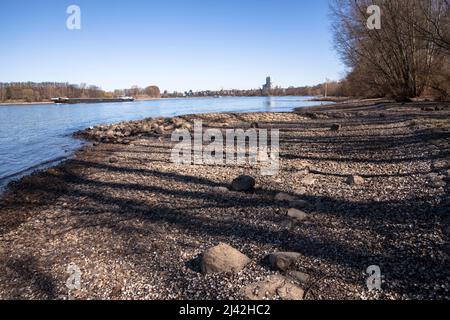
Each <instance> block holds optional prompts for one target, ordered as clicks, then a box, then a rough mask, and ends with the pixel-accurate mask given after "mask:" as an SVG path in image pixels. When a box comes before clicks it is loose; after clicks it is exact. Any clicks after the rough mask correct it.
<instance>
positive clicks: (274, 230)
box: [0, 102, 450, 299]
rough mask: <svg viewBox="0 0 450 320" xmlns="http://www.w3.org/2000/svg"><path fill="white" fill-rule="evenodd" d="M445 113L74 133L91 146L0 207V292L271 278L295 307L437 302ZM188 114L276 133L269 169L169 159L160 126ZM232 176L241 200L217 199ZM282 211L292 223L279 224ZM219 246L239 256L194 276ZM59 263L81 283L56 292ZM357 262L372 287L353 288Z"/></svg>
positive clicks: (306, 112)
mask: <svg viewBox="0 0 450 320" xmlns="http://www.w3.org/2000/svg"><path fill="white" fill-rule="evenodd" d="M449 116H450V106H449V104H435V103H421V104H419V103H412V104H392V103H383V102H379V103H377V104H373V103H372V104H368V105H358V104H352V105H350V104H346V105H345V106H341V105H338V106H321V107H315V108H306V109H299V110H298V111H297V112H292V113H249V114H234V113H228V114H224V113H222V114H203V115H195V116H182V117H177V119H176V120H174V119H157V120H144V121H135V122H132V123H130V122H126V123H123V124H120V125H111V126H104V127H101V128H100V127H97V128H95V129H91V130H88V131H85V132H82V133H80V134H82V135H84V136H89V137H90V138H91V139H93V140H95V143H94V144H93V145H92V146H88V147H85V148H84V149H83V150H81V151H79V152H78V153H77V154H76V155H75V157H74V159H72V160H69V161H66V162H64V163H63V164H61V165H59V166H57V167H55V168H51V169H49V170H46V171H44V172H41V173H37V174H34V175H32V176H29V177H25V178H23V179H22V180H20V181H19V182H16V183H13V184H11V185H10V187H9V190H8V191H7V193H6V194H5V195H4V196H3V198H2V200H1V202H0V298H2V299H11V298H24V299H67V298H76V299H87V298H100V299H226V298H235V299H242V298H245V297H247V298H248V297H249V296H250V297H252V296H254V295H255V291H253V290H250V289H252V288H254V284H255V283H259V282H261V281H263V280H265V279H268V278H269V279H274V276H276V277H280V276H283V277H284V278H283V279H284V280H283V281H287V282H288V283H290V284H291V285H292V286H294V287H292V288H295V289H296V290H293V292H300V291H299V290H298V289H299V288H300V289H302V291H303V294H298V295H296V297H297V298H298V297H299V296H303V298H304V299H367V298H369V299H372V298H381V299H444V298H447V299H448V298H449V292H448V290H449V281H448V270H447V266H448V258H449V257H448V255H449V246H448V241H449V238H448V236H449V235H448V233H449V220H448V205H449V200H448V184H447V183H448V173H449V172H448V169H449V167H448V162H447V160H448V157H449V154H450V153H449V139H450V134H449V127H450V125H449V120H448V119H449ZM194 119H201V120H203V123H204V125H209V126H211V127H217V128H222V129H226V128H245V129H248V128H249V127H250V126H252V124H255V123H256V124H257V125H256V126H257V127H259V128H277V129H280V130H281V137H280V148H281V153H280V161H281V167H280V173H279V175H277V176H275V177H267V176H261V175H260V171H259V169H258V168H254V167H251V166H249V165H244V166H240V167H232V166H223V167H222V166H221V167H219V166H207V165H204V166H203V165H196V166H185V165H179V164H174V163H172V162H170V153H171V149H172V146H173V143H172V142H171V141H170V132H171V130H173V129H175V127H183V128H187V129H189V128H190V126H191V125H192V122H193V120H194ZM155 121H156V123H155ZM158 121H159V122H158ZM158 128H159V129H158ZM127 129H130V130H129V131H130V134H128V130H127ZM241 174H247V175H250V176H252V177H254V178H255V179H256V184H257V185H256V188H255V190H254V191H251V192H247V193H245V192H244V193H242V192H235V191H230V190H229V189H228V187H229V185H230V183H231V181H232V180H233V178H235V177H237V176H239V175H241ZM293 207H296V208H297V209H298V210H301V211H302V212H303V213H304V214H305V215H304V216H303V218H302V219H294V218H290V217H288V216H287V213H288V211H289V209H293ZM220 242H223V243H227V244H229V245H231V246H232V247H234V248H236V249H237V250H239V251H241V252H242V253H243V254H245V255H247V256H248V257H249V259H250V262H249V263H248V265H246V267H245V268H244V269H243V270H242V271H241V272H238V273H235V272H230V273H226V274H207V275H204V274H202V273H201V272H200V271H201V268H200V265H201V255H202V253H204V252H205V250H207V249H208V248H211V247H213V246H215V245H217V244H219V243H220ZM280 251H289V252H295V253H296V255H295V259H294V260H295V261H292V264H291V265H289V266H288V267H287V268H285V269H286V270H285V271H280V270H274V269H273V268H272V267H273V266H272V267H271V264H270V263H268V262H267V261H266V259H265V258H266V256H267V255H268V254H271V253H274V252H280ZM70 263H72V264H75V265H76V266H78V267H79V268H80V271H81V288H80V289H79V290H73V291H71V292H70V295H69V292H68V289H67V288H66V286H65V284H66V281H67V278H68V276H69V274H68V273H67V267H68V265H69V264H70ZM371 265H378V266H380V269H381V273H382V275H383V276H384V278H383V279H384V283H383V284H382V289H383V290H382V291H381V292H378V293H375V292H370V293H369V292H368V291H367V287H366V278H367V277H368V276H367V275H365V274H364V272H365V271H366V269H367V267H369V266H371ZM249 290H250V291H251V292H249ZM269 291H270V290H269ZM276 295H278V297H279V296H280V295H281V296H284V297H286V295H283V294H281V291H279V290H278V292H277V291H276V290H275V292H274V293H273V296H272V295H269V296H268V297H267V298H276Z"/></svg>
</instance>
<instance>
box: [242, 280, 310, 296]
mask: <svg viewBox="0 0 450 320" xmlns="http://www.w3.org/2000/svg"><path fill="white" fill-rule="evenodd" d="M304 294H305V292H304V290H303V289H302V288H300V287H299V286H297V285H295V284H292V283H291V282H289V279H287V278H285V277H283V276H281V275H273V276H270V277H269V278H267V279H266V280H264V281H260V282H256V283H253V284H250V285H248V286H246V287H245V288H244V290H243V296H244V299H246V300H266V299H276V298H277V297H279V298H281V299H282V300H303V296H304Z"/></svg>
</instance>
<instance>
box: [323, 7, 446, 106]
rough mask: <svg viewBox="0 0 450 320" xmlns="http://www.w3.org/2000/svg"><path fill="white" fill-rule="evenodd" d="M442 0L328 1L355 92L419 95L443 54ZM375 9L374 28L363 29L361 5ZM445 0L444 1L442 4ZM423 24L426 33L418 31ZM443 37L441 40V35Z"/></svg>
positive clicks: (364, 12)
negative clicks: (378, 21) (378, 14)
mask: <svg viewBox="0 0 450 320" xmlns="http://www.w3.org/2000/svg"><path fill="white" fill-rule="evenodd" d="M446 3H447V1H446V0H396V1H391V0H375V1H369V0H335V1H334V3H333V4H332V5H331V15H332V19H333V29H334V38H335V46H336V48H337V50H338V52H339V53H340V55H341V57H342V58H343V61H344V62H345V63H346V65H347V66H348V67H349V69H350V75H349V78H348V80H349V82H350V87H352V86H354V88H355V91H357V92H358V94H359V95H364V96H382V95H383V96H384V95H388V96H392V97H395V98H398V99H402V100H403V99H406V98H409V97H416V96H420V95H421V94H422V93H423V92H424V91H425V90H426V89H427V88H429V87H430V85H431V82H432V77H433V75H434V74H435V73H436V72H437V70H439V68H440V66H441V65H442V59H444V60H445V59H448V52H445V38H446V34H448V32H447V31H445V29H446V28H447V27H448V24H445V23H443V22H444V21H445V19H448V3H447V4H446ZM372 4H375V5H378V6H379V7H380V8H381V13H382V15H381V18H382V24H381V28H380V29H374V30H371V29H369V28H367V25H366V23H367V19H368V14H367V8H368V7H369V6H370V5H372ZM445 4H446V6H445ZM421 29H424V30H427V31H428V32H429V33H424V32H419V30H421ZM442 39H444V40H442Z"/></svg>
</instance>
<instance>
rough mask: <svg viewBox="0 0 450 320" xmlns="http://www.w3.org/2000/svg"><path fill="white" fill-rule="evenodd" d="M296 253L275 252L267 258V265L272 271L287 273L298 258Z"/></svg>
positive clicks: (298, 254) (298, 255)
mask: <svg viewBox="0 0 450 320" xmlns="http://www.w3.org/2000/svg"><path fill="white" fill-rule="evenodd" d="M300 256H301V255H300V253H297V252H275V253H272V254H270V255H269V256H268V257H267V260H268V262H269V265H270V267H271V268H272V269H274V270H280V271H287V270H289V269H290V268H291V267H292V266H293V265H294V263H295V261H296V260H297V259H298V258H299V257H300Z"/></svg>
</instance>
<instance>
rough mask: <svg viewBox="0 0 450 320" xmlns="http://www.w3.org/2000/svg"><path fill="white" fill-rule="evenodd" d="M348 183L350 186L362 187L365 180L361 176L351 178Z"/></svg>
mask: <svg viewBox="0 0 450 320" xmlns="http://www.w3.org/2000/svg"><path fill="white" fill-rule="evenodd" d="M346 182H347V184H349V185H361V184H363V183H364V179H363V178H362V177H360V176H349V177H348V178H347V180H346Z"/></svg>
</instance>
